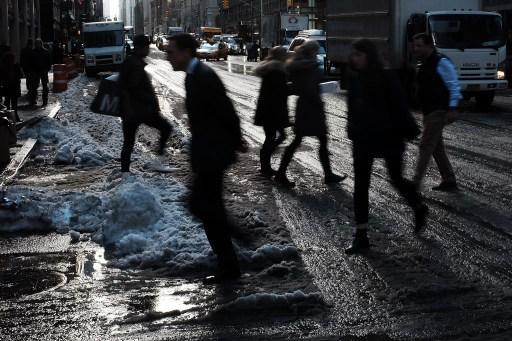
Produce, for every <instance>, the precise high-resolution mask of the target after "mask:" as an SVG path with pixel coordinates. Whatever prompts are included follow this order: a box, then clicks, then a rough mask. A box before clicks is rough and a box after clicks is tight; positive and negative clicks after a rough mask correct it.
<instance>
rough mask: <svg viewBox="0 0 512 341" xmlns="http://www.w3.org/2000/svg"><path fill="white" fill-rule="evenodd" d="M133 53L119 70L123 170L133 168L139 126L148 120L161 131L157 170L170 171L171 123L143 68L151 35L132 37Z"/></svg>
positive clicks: (149, 124) (127, 171)
mask: <svg viewBox="0 0 512 341" xmlns="http://www.w3.org/2000/svg"><path fill="white" fill-rule="evenodd" d="M133 46H134V53H133V54H132V55H130V56H129V57H128V58H126V60H125V61H124V63H123V65H122V66H121V72H120V74H119V85H120V89H121V110H122V122H123V137H124V140H123V149H122V151H121V172H123V173H126V174H128V173H129V172H130V161H131V160H130V159H131V155H132V152H133V146H134V145H135V137H136V135H137V130H138V128H139V126H140V125H141V124H146V125H148V126H150V127H153V128H155V129H158V130H159V131H160V143H159V146H158V151H157V153H158V155H159V160H158V162H156V163H155V165H153V167H154V168H155V170H158V171H162V172H168V171H169V170H170V168H169V167H167V160H166V158H165V155H164V153H165V145H166V143H167V140H168V139H169V136H170V135H171V132H172V126H171V124H170V123H169V122H168V121H167V120H166V119H165V118H164V117H163V116H162V114H161V113H160V105H159V104H158V98H157V97H156V94H155V90H154V88H153V85H152V84H151V80H150V79H149V76H148V74H147V73H146V71H145V70H144V68H145V67H146V65H147V64H146V63H145V62H144V58H146V57H147V56H148V54H149V38H148V37H146V36H144V35H137V36H135V37H134V38H133Z"/></svg>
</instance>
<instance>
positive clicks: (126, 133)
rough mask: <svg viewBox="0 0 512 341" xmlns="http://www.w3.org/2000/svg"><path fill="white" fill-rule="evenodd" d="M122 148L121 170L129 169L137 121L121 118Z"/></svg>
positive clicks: (127, 170)
mask: <svg viewBox="0 0 512 341" xmlns="http://www.w3.org/2000/svg"><path fill="white" fill-rule="evenodd" d="M122 124H123V149H122V150H121V172H129V171H130V159H131V156H132V152H133V146H134V145H135V136H136V134H137V128H138V127H139V124H140V123H139V122H134V121H129V120H123V122H122Z"/></svg>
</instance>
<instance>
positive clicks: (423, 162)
mask: <svg viewBox="0 0 512 341" xmlns="http://www.w3.org/2000/svg"><path fill="white" fill-rule="evenodd" d="M444 117H445V112H444V111H434V112H431V113H430V114H428V115H426V116H425V117H424V118H423V134H422V136H421V142H420V145H419V155H418V160H417V163H416V171H415V174H414V180H413V181H414V184H415V185H416V186H417V187H418V188H420V187H421V183H422V181H423V178H424V176H425V173H426V171H427V167H428V164H429V162H430V159H431V157H432V154H433V153H434V150H435V149H436V147H437V144H438V143H439V141H440V138H441V136H442V133H443V127H444Z"/></svg>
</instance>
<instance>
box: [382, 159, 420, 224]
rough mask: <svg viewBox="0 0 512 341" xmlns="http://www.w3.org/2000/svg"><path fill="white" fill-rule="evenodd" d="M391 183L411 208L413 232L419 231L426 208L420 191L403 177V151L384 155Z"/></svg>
mask: <svg viewBox="0 0 512 341" xmlns="http://www.w3.org/2000/svg"><path fill="white" fill-rule="evenodd" d="M385 161H386V166H387V168H388V173H389V176H390V178H391V183H392V184H393V186H394V187H395V188H396V189H397V190H398V192H399V193H400V194H401V195H402V197H403V198H404V199H405V200H406V202H407V204H408V205H409V206H410V207H411V208H412V209H413V211H414V217H415V219H414V220H415V228H414V231H415V232H420V231H421V230H422V229H423V227H424V226H425V223H426V218H427V213H428V208H427V206H426V205H425V204H424V203H423V200H422V198H421V195H420V193H419V192H418V190H417V188H416V186H415V185H414V183H413V182H411V181H409V180H407V179H405V178H404V177H403V172H402V171H403V152H402V151H401V150H397V151H396V152H393V153H390V154H389V155H387V156H386V157H385Z"/></svg>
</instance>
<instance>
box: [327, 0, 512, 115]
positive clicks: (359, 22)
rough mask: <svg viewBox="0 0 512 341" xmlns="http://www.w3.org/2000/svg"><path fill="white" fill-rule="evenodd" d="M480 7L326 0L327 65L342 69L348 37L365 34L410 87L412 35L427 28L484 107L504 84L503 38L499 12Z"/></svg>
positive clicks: (467, 1)
mask: <svg viewBox="0 0 512 341" xmlns="http://www.w3.org/2000/svg"><path fill="white" fill-rule="evenodd" d="M479 9H480V0H450V1H447V0H358V1H357V2H356V1H338V0H327V63H326V68H327V70H329V69H330V68H331V66H335V67H336V69H338V70H343V69H344V67H345V66H346V63H347V61H348V57H349V55H350V53H351V50H352V47H351V45H352V43H353V42H354V41H355V40H356V39H361V38H367V39H370V40H372V41H373V42H374V43H375V44H376V45H377V47H378V49H379V51H380V53H381V56H382V58H383V60H384V61H385V63H386V65H387V66H388V67H390V68H393V69H397V70H399V71H400V73H401V75H402V79H403V80H404V82H405V83H406V85H407V88H408V89H411V88H412V86H411V84H407V83H408V82H411V80H412V76H411V72H414V70H415V68H416V65H417V62H416V60H415V58H414V56H413V51H412V37H413V36H414V35H415V34H416V33H420V32H426V33H428V34H431V35H432V37H433V39H434V44H435V47H436V49H437V51H438V52H440V53H442V54H444V55H446V56H447V57H448V58H450V59H451V60H452V62H453V63H454V65H455V68H456V70H457V73H458V76H459V80H460V85H461V90H462V92H463V95H464V97H465V98H466V99H469V98H471V97H473V96H474V97H475V99H476V101H477V104H478V105H479V106H480V107H482V108H486V107H488V106H490V105H491V103H492V101H493V99H494V93H495V91H496V90H499V89H504V88H506V87H507V86H508V82H507V81H506V80H505V72H504V71H505V70H504V67H505V60H506V45H505V44H506V40H505V33H504V29H503V22H502V18H501V16H500V15H499V14H498V13H494V12H482V11H479Z"/></svg>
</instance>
